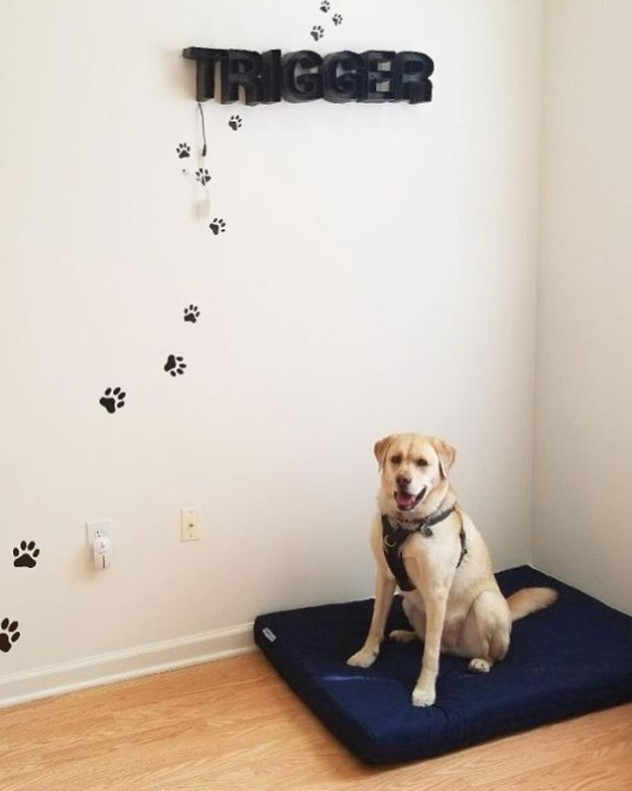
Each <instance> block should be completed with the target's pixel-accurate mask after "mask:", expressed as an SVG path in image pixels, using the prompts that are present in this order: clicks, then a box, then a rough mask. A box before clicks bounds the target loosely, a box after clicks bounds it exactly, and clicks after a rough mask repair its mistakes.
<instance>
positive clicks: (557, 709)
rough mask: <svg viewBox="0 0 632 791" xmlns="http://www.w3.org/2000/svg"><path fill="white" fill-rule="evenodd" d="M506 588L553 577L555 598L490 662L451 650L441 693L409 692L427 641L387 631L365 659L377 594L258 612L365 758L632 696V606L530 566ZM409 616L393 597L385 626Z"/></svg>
mask: <svg viewBox="0 0 632 791" xmlns="http://www.w3.org/2000/svg"><path fill="white" fill-rule="evenodd" d="M497 579H498V583H499V585H500V587H501V589H502V591H503V593H504V594H505V595H507V596H508V595H509V594H511V593H513V592H514V591H516V590H518V589H519V588H523V587H528V586H540V585H546V586H550V587H553V588H555V589H556V590H557V591H558V592H559V594H560V596H559V600H558V601H557V603H556V604H554V605H553V606H552V607H551V608H550V609H548V610H544V611H542V612H538V613H535V614H533V615H530V616H528V617H527V618H524V619H523V620H520V621H518V622H516V623H515V624H514V627H513V632H512V641H511V648H510V650H509V654H508V655H507V657H506V659H505V660H504V661H503V662H500V663H499V664H497V665H495V666H494V667H493V668H492V671H491V673H489V674H487V675H478V674H475V673H471V672H469V671H468V669H467V661H466V660H464V659H457V658H455V657H450V656H443V657H442V658H441V669H440V672H439V679H438V683H437V702H436V703H435V705H434V706H432V707H430V708H417V707H415V706H413V705H412V704H411V694H412V690H413V687H414V685H415V681H416V680H417V676H418V675H419V671H420V666H421V654H422V647H421V644H420V643H407V644H402V643H394V642H390V641H388V640H387V641H385V643H384V644H383V646H382V651H381V653H380V656H379V657H378V659H377V660H376V662H375V664H374V665H373V667H371V668H369V669H368V670H363V669H361V668H353V667H349V666H348V665H347V664H346V659H347V657H349V656H350V655H351V654H353V653H354V652H355V651H357V650H358V648H360V646H361V645H362V644H363V642H364V638H365V637H366V632H367V630H368V627H369V621H370V619H371V612H372V607H373V600H372V599H369V600H366V601H355V602H349V603H346V604H331V605H324V606H321V607H309V608H304V609H300V610H290V611H287V612H277V613H270V614H268V615H261V616H259V617H258V618H257V619H256V621H255V626H254V630H255V641H256V643H257V645H258V646H259V647H260V648H261V650H262V651H263V653H264V654H265V655H266V657H267V658H268V659H269V660H270V662H271V663H272V665H273V666H274V667H275V668H276V670H277V671H278V673H279V674H280V675H281V676H282V677H283V678H284V679H285V681H286V682H287V683H288V684H289V685H290V687H291V688H292V689H293V690H294V691H295V692H296V693H297V694H298V695H299V696H300V697H301V698H302V699H303V701H304V702H305V703H306V704H307V705H308V706H309V707H310V708H311V709H312V710H313V711H314V713H315V714H316V715H317V716H318V717H320V719H321V720H322V721H323V723H324V724H325V725H326V726H327V727H328V728H329V729H330V730H331V731H332V733H334V734H335V735H336V736H337V737H338V738H339V739H340V741H342V742H343V743H344V744H345V745H347V747H348V748H349V749H350V750H351V751H352V752H354V753H355V754H356V755H357V756H358V757H359V758H361V759H362V760H363V761H366V762H368V763H394V762H399V761H410V760H416V759H420V758H429V757H431V756H435V755H440V754H442V753H446V752H448V751H450V750H455V749H457V748H461V747H466V746H468V745H472V744H476V743H477V742H482V741H485V740H487V739H492V738H494V737H497V736H504V735H506V734H509V733H512V732H515V731H519V730H524V729H526V728H533V727H534V726H537V725H542V724H543V723H547V722H555V721H557V720H562V719H565V718H567V717H573V716H576V715H579V714H585V713H587V712H589V711H595V710H597V709H604V708H607V707H609V706H615V705H617V704H620V703H625V702H627V701H630V700H632V618H630V617H628V616H627V615H624V614H622V613H620V612H618V611H616V610H613V609H611V608H610V607H607V606H606V605H604V604H601V603H600V602H598V601H596V600H595V599H593V598H591V597H590V596H586V595H585V594H583V593H580V591H578V590H575V589H574V588H571V587H569V586H568V585H564V584H562V583H561V582H558V581H557V580H555V579H553V578H552V577H547V576H546V575H545V574H541V573H540V572H538V571H536V570H535V569H532V568H530V567H529V566H521V567H519V568H515V569H510V570H509V571H504V572H501V573H499V574H498V575H497ZM397 628H407V622H406V619H405V616H404V615H403V613H402V609H401V598H400V597H396V598H395V602H394V604H393V609H392V611H391V615H390V619H389V623H388V630H389V631H390V630H391V629H397Z"/></svg>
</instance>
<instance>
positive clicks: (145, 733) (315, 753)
mask: <svg viewBox="0 0 632 791" xmlns="http://www.w3.org/2000/svg"><path fill="white" fill-rule="evenodd" d="M0 789H1V790H2V791H18V790H19V791H23V790H25V789H28V791H237V790H239V791H242V790H244V791H245V790H246V789H247V790H248V791H268V789H269V791H284V790H285V789H291V790H292V791H338V790H339V789H349V791H350V790H351V789H353V790H354V791H356V790H357V791H377V790H378V789H382V790H383V791H408V789H411V790H412V789H415V791H425V790H426V789H427V790H428V791H430V789H432V791H491V790H492V789H503V790H506V791H527V789H530V790H531V789H533V791H553V790H555V791H561V790H562V789H564V791H601V789H604V791H605V790H606V789H607V791H619V789H621V791H624V789H628V790H629V789H632V705H628V706H620V707H618V708H616V709H610V710H608V711H604V712H599V713H596V714H591V715H589V716H586V717H581V718H578V719H575V720H570V721H567V722H564V723H558V724H556V725H550V726H545V727H542V728H539V729H537V730H534V731H530V732H527V733H524V734H520V735H518V736H511V737H508V738H505V739H501V740H498V741H495V742H492V743H489V744H484V745H481V746H479V747H474V748H471V749H468V750H463V751H461V752H458V753H454V754H452V755H449V756H444V757H442V758H435V759H433V760H429V761H424V762H420V763H415V764H407V765H404V766H398V767H390V768H386V769H384V768H373V767H367V766H364V765H363V764H361V763H359V762H358V761H357V760H356V759H355V758H353V757H352V756H351V754H350V753H348V752H347V751H346V750H345V748H343V747H342V746H340V745H339V744H338V743H337V742H336V741H335V740H334V738H333V737H332V736H330V735H329V733H328V732H327V731H326V730H325V729H324V727H323V726H321V724H320V723H319V722H318V720H316V719H315V718H314V717H313V716H312V714H311V713H310V712H309V711H308V710H307V709H306V708H305V707H304V706H303V704H302V703H301V702H300V701H299V700H298V699H297V698H296V697H295V696H294V695H293V694H292V693H291V692H290V691H289V690H288V689H287V688H286V687H285V685H284V684H283V683H282V682H281V681H280V680H279V679H278V678H277V676H276V675H275V673H274V672H273V671H272V670H271V669H270V667H269V666H268V665H267V663H266V661H265V660H264V659H263V658H262V657H261V656H260V655H259V654H256V653H254V654H248V655H245V656H241V657H236V658H234V659H227V660H223V661H221V662H214V663H211V664H207V665H200V666H198V667H195V668H190V669H186V670H179V671H175V672H172V673H165V674H163V675H158V676H151V677H148V678H143V679H140V680H136V681H128V682H124V683H121V684H117V685H114V686H110V687H101V688H99V689H92V690H87V691H84V692H78V693H74V694H71V695H66V696H64V697H60V698H56V699H49V700H45V701H38V702H35V703H29V704H26V705H23V706H18V707H15V708H11V709H4V710H0Z"/></svg>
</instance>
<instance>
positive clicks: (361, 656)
mask: <svg viewBox="0 0 632 791" xmlns="http://www.w3.org/2000/svg"><path fill="white" fill-rule="evenodd" d="M394 593H395V580H394V579H390V578H389V577H387V576H386V574H384V572H382V571H378V573H377V578H376V581H375V603H374V605H373V617H372V618H371V626H370V628H369V634H368V635H367V638H366V640H365V642H364V645H363V646H362V648H361V649H360V650H359V651H358V652H357V653H356V654H354V655H353V656H350V657H349V659H347V664H348V665H352V666H354V667H371V665H372V664H373V662H375V659H376V657H377V655H378V654H379V653H380V645H381V644H382V640H383V639H384V627H385V626H386V619H387V618H388V613H389V611H390V609H391V603H392V601H393V594H394Z"/></svg>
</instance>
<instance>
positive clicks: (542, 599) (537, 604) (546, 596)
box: [507, 588, 557, 621]
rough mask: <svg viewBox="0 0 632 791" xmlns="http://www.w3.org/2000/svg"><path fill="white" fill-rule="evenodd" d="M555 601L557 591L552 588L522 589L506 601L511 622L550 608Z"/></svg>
mask: <svg viewBox="0 0 632 791" xmlns="http://www.w3.org/2000/svg"><path fill="white" fill-rule="evenodd" d="M556 601H557V591H555V590H553V588H522V589H521V590H519V591H516V592H515V593H512V594H511V596H509V598H508V599H507V602H508V603H509V611H510V612H511V620H512V621H517V620H518V619H519V618H524V617H525V615H530V614H531V613H532V612H537V611H538V610H543V609H544V608H545V607H550V606H551V605H552V604H554V603H555V602H556Z"/></svg>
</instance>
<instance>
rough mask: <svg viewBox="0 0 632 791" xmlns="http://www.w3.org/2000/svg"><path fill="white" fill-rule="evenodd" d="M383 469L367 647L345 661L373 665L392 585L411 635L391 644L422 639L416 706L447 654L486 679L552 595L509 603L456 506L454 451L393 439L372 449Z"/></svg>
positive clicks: (431, 442)
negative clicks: (516, 632)
mask: <svg viewBox="0 0 632 791" xmlns="http://www.w3.org/2000/svg"><path fill="white" fill-rule="evenodd" d="M374 453H375V457H376V458H377V461H378V464H379V469H380V488H379V494H378V498H377V501H378V513H377V514H376V517H375V520H374V523H373V528H372V531H371V547H372V550H373V554H374V555H375V560H376V563H377V579H376V591H375V603H374V606H373V615H372V619H371V625H370V628H369V633H368V635H367V638H366V641H365V643H364V645H363V647H362V648H361V649H360V650H359V651H358V652H357V653H355V654H354V655H353V656H351V657H350V658H349V659H348V660H347V663H348V664H349V665H352V666H354V667H363V668H367V667H370V666H371V665H372V664H373V662H374V661H375V659H376V658H377V656H378V654H379V651H380V645H381V643H382V641H383V639H384V629H385V625H386V619H387V617H388V613H389V610H390V607H391V602H392V599H393V594H394V592H395V588H396V586H399V588H400V590H401V592H402V596H403V609H404V612H405V613H406V616H407V618H408V620H409V621H410V624H411V626H412V630H396V631H394V632H391V634H390V635H389V636H390V638H391V639H393V640H396V641H400V642H409V641H411V640H416V639H420V640H422V641H423V644H424V648H423V659H422V664H421V674H420V675H419V678H418V680H417V683H416V685H415V688H414V690H413V693H412V703H413V705H415V706H432V705H433V704H434V703H435V700H436V681H437V674H438V672H439V655H440V653H441V652H443V653H449V654H453V655H455V656H459V657H464V658H467V659H469V660H470V663H469V669H470V670H472V671H474V672H478V673H488V672H489V671H490V669H491V667H492V666H493V664H494V663H495V662H500V661H501V660H502V659H504V657H505V655H506V654H507V651H508V650H509V642H510V637H511V625H512V622H513V621H516V620H518V619H519V618H523V617H524V616H525V615H529V613H532V612H536V611H537V610H541V609H544V608H545V607H549V606H550V605H551V604H553V603H554V602H555V600H556V599H557V592H556V591H554V590H553V589H551V588H523V589H522V590H519V591H518V592H517V593H514V594H513V595H512V596H510V597H509V598H508V599H506V598H505V597H504V596H503V595H502V593H501V592H500V589H499V587H498V584H497V582H496V579H495V577H494V574H493V572H492V565H491V560H490V556H489V552H488V550H487V547H486V545H485V542H484V541H483V538H482V536H481V534H480V533H479V531H478V530H477V529H476V527H475V525H474V523H473V522H472V520H471V519H470V518H469V517H468V515H467V514H466V513H465V511H464V510H463V509H462V508H461V507H460V505H458V503H457V500H456V494H455V492H454V489H453V488H452V486H451V484H450V482H449V481H448V472H449V470H450V468H451V467H452V465H453V464H454V461H455V458H456V451H455V450H454V448H453V447H452V446H451V445H449V444H448V443H447V442H445V441H444V440H441V439H438V438H437V437H426V436H422V435H420V434H394V435H391V436H388V437H385V438H384V439H381V440H378V442H376V443H375V447H374Z"/></svg>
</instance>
